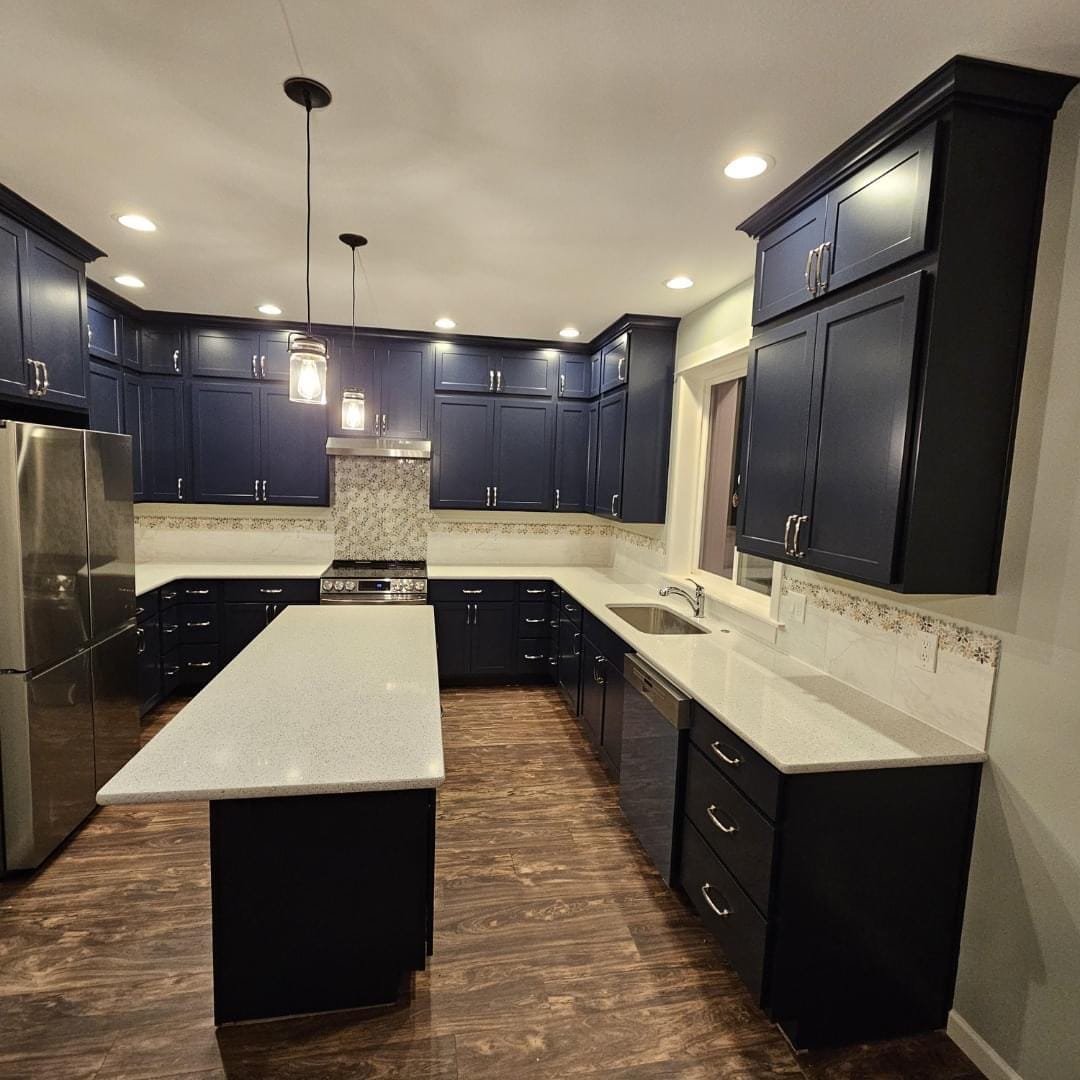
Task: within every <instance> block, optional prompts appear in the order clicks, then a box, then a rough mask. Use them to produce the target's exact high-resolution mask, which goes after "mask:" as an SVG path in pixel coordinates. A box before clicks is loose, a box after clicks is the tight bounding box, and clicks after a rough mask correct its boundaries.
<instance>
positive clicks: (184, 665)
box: [177, 644, 221, 683]
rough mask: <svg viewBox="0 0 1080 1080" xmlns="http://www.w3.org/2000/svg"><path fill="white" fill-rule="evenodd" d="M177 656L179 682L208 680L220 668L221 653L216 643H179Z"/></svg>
mask: <svg viewBox="0 0 1080 1080" xmlns="http://www.w3.org/2000/svg"><path fill="white" fill-rule="evenodd" d="M177 656H178V659H179V662H180V674H179V676H178V677H179V679H180V681H181V682H185V683H190V682H196V683H198V682H209V681H210V680H211V679H212V678H213V677H214V676H215V675H216V674H217V673H218V672H219V671H220V670H221V654H220V652H219V650H218V647H217V646H216V645H202V644H199V645H181V646H180V651H179V653H178V654H177Z"/></svg>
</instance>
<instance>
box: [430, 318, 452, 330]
mask: <svg viewBox="0 0 1080 1080" xmlns="http://www.w3.org/2000/svg"><path fill="white" fill-rule="evenodd" d="M435 325H436V326H437V327H438V328H439V329H440V330H453V329H454V327H455V326H457V323H456V322H454V320H453V319H447V318H446V317H445V316H444V317H443V318H441V319H436V320H435Z"/></svg>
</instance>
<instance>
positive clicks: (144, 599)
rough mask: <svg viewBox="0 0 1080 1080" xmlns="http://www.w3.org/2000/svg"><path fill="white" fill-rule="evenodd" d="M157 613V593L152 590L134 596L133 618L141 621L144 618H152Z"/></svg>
mask: <svg viewBox="0 0 1080 1080" xmlns="http://www.w3.org/2000/svg"><path fill="white" fill-rule="evenodd" d="M157 613H158V594H157V590H156V589H155V590H154V591H153V592H146V593H142V594H140V595H139V596H136V597H135V618H136V619H138V620H139V622H142V621H143V620H144V619H152V618H153V617H154V616H155V615H156V614H157Z"/></svg>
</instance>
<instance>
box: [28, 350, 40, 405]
mask: <svg viewBox="0 0 1080 1080" xmlns="http://www.w3.org/2000/svg"><path fill="white" fill-rule="evenodd" d="M26 367H27V370H28V376H29V377H31V378H33V380H34V384H33V386H28V387H27V388H26V392H27V393H28V394H29V395H30V396H31V397H40V396H41V372H40V371H38V366H37V361H36V360H31V359H30V357H29V356H28V357H27V358H26Z"/></svg>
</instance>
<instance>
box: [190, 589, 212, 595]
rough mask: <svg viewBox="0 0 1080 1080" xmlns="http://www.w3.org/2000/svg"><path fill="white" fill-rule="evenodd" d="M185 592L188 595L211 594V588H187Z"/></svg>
mask: <svg viewBox="0 0 1080 1080" xmlns="http://www.w3.org/2000/svg"><path fill="white" fill-rule="evenodd" d="M184 592H186V593H187V594H188V596H209V595H210V590H209V589H185V590H184Z"/></svg>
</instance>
